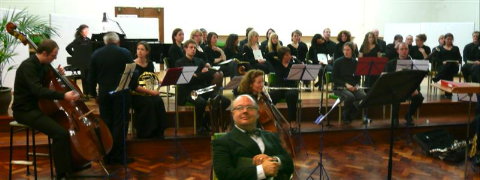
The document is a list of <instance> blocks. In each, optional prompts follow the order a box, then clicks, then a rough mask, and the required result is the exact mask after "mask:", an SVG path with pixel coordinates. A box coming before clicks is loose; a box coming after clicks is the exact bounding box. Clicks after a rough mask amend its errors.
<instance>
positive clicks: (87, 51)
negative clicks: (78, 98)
mask: <svg viewBox="0 0 480 180" xmlns="http://www.w3.org/2000/svg"><path fill="white" fill-rule="evenodd" d="M80 48H81V49H84V50H80V51H77V53H75V49H80ZM65 50H67V53H68V54H70V56H72V57H73V58H76V59H77V60H81V62H80V61H77V63H76V68H79V69H80V77H81V79H82V90H83V94H85V95H89V93H88V90H89V89H90V83H89V82H88V74H89V72H88V70H89V68H88V65H89V64H90V58H89V57H90V56H91V55H92V41H91V40H90V38H88V37H80V38H75V39H74V40H73V41H72V42H71V43H70V44H68V45H67V47H65ZM79 52H81V53H79Z"/></svg>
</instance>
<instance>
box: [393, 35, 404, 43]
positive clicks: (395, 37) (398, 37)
mask: <svg viewBox="0 0 480 180" xmlns="http://www.w3.org/2000/svg"><path fill="white" fill-rule="evenodd" d="M399 39H402V40H403V36H402V35H400V34H397V35H395V36H394V37H393V44H395V41H397V40H399Z"/></svg>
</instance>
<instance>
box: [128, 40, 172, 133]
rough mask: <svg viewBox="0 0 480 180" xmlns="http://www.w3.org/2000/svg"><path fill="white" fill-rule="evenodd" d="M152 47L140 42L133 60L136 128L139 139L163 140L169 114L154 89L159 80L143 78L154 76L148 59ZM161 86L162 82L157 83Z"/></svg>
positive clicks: (151, 63) (133, 104) (152, 67)
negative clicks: (135, 86) (134, 65)
mask: <svg viewBox="0 0 480 180" xmlns="http://www.w3.org/2000/svg"><path fill="white" fill-rule="evenodd" d="M150 50H151V48H150V45H149V44H148V43H147V42H144V41H140V42H138V44H137V58H136V59H135V60H133V61H134V62H135V64H136V65H137V66H136V67H135V73H134V76H133V77H132V81H134V82H136V83H137V84H138V85H137V88H135V90H134V91H133V92H132V94H133V96H132V108H133V109H134V117H135V121H134V127H135V129H136V130H137V131H136V132H137V133H136V134H137V137H138V138H163V137H164V135H163V132H164V131H165V128H166V121H167V114H166V112H165V104H164V103H163V100H162V97H160V96H159V95H160V92H159V91H158V90H156V89H151V88H154V87H148V86H152V85H153V84H147V83H155V82H147V81H157V80H158V79H155V78H153V79H145V78H142V77H148V76H150V77H151V76H154V75H155V74H152V73H154V69H155V68H154V66H153V62H152V61H150V60H149V59H148V54H149V53H150ZM157 83H158V84H160V82H157Z"/></svg>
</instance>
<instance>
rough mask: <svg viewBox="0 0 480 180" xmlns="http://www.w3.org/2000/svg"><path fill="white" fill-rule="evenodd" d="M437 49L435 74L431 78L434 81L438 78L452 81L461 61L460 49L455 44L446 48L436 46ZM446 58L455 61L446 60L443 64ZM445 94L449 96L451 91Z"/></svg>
mask: <svg viewBox="0 0 480 180" xmlns="http://www.w3.org/2000/svg"><path fill="white" fill-rule="evenodd" d="M438 49H439V51H438V52H437V53H436V55H435V56H436V57H435V60H436V69H437V72H438V73H437V75H436V76H435V77H434V78H433V79H432V80H433V81H434V82H437V81H439V80H440V79H444V80H448V81H453V76H455V75H456V74H457V73H458V69H459V64H461V63H462V56H461V55H460V49H458V47H457V46H453V47H452V49H450V50H447V49H445V48H444V47H443V46H440V47H438ZM446 60H454V61H457V62H458V64H457V63H451V62H447V63H446V64H443V62H444V61H446ZM445 96H447V97H451V96H452V94H451V93H445Z"/></svg>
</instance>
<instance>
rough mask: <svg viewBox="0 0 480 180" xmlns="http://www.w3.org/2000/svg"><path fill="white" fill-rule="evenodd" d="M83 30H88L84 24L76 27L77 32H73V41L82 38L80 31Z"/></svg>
mask: <svg viewBox="0 0 480 180" xmlns="http://www.w3.org/2000/svg"><path fill="white" fill-rule="evenodd" d="M85 28H88V26H87V25H86V24H82V25H80V26H78V28H77V31H76V32H75V39H79V38H81V37H82V31H83V30H84V29H85Z"/></svg>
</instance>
